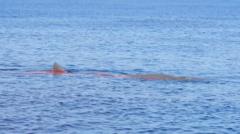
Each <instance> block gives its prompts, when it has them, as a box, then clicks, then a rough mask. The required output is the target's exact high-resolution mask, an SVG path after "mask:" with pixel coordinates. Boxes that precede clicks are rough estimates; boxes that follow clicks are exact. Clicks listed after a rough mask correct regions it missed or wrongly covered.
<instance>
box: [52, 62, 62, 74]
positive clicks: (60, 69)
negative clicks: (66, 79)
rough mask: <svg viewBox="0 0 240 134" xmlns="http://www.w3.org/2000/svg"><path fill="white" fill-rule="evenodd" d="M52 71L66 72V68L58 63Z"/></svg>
mask: <svg viewBox="0 0 240 134" xmlns="http://www.w3.org/2000/svg"><path fill="white" fill-rule="evenodd" d="M52 70H53V71H56V72H64V71H65V70H64V68H63V67H62V66H60V65H59V64H58V63H56V62H55V63H54V64H53V68H52Z"/></svg>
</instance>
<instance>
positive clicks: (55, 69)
mask: <svg viewBox="0 0 240 134" xmlns="http://www.w3.org/2000/svg"><path fill="white" fill-rule="evenodd" d="M31 74H51V75H66V74H69V75H74V74H73V73H71V72H69V71H67V70H66V69H64V68H63V67H62V66H61V65H60V64H58V63H56V62H55V63H54V64H53V65H52V69H51V70H43V71H34V72H31ZM83 74H84V73H83ZM87 74H91V75H94V76H96V77H108V78H121V79H139V80H162V81H196V80H201V78H196V77H186V76H174V75H167V74H157V73H151V74H115V73H110V72H103V71H94V72H90V73H87ZM76 75H77V74H76Z"/></svg>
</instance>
